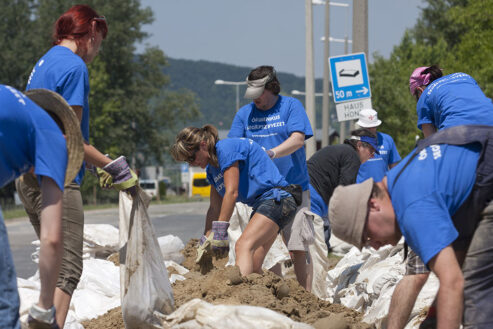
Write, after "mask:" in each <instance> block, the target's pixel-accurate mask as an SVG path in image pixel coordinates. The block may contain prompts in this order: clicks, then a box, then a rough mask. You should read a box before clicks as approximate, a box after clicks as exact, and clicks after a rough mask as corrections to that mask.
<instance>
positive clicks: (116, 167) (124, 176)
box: [100, 155, 138, 191]
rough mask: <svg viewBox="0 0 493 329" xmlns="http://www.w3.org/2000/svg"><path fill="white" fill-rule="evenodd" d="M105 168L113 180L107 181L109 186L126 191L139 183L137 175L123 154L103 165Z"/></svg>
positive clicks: (106, 183)
mask: <svg viewBox="0 0 493 329" xmlns="http://www.w3.org/2000/svg"><path fill="white" fill-rule="evenodd" d="M103 170H104V171H106V172H107V173H108V174H110V175H111V178H112V179H111V182H108V181H107V180H106V181H105V185H106V186H107V187H114V188H116V189H117V190H119V191H124V190H128V189H129V188H131V187H134V186H136V185H137V184H138V178H137V175H136V174H135V173H134V172H133V171H132V169H130V167H129V166H128V163H127V160H126V159H125V157H124V156H123V155H122V156H120V157H119V158H118V159H116V160H113V161H111V162H110V163H108V164H107V165H106V166H104V167H103ZM100 184H101V183H100Z"/></svg>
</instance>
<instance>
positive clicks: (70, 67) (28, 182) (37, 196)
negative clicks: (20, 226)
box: [0, 5, 137, 329]
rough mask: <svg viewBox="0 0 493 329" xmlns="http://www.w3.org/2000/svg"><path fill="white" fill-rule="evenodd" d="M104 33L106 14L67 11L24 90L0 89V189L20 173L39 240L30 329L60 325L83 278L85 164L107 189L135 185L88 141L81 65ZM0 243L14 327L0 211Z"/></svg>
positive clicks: (7, 311) (1, 305)
mask: <svg viewBox="0 0 493 329" xmlns="http://www.w3.org/2000/svg"><path fill="white" fill-rule="evenodd" d="M107 32H108V27H107V24H106V19H105V17H104V16H100V15H99V14H98V13H97V12H96V11H94V10H93V9H92V8H90V7H89V6H86V5H76V6H73V7H71V8H70V9H69V10H68V11H67V12H65V13H64V14H62V15H61V16H60V17H59V18H58V19H57V20H56V22H55V25H54V29H53V47H52V48H51V49H49V50H48V52H47V53H46V54H44V55H43V56H42V57H41V58H40V59H39V61H38V62H37V63H36V64H35V65H34V68H33V69H32V72H31V74H30V76H29V80H28V81H26V85H27V86H26V92H25V93H22V92H20V91H18V90H16V89H14V88H12V87H10V86H6V85H0V151H1V153H0V186H2V187H3V186H5V185H6V184H8V183H9V182H12V181H13V180H14V179H16V178H17V177H19V176H21V175H22V176H21V177H20V178H19V179H17V181H16V184H15V185H16V188H17V192H18V193H19V197H20V199H21V200H22V202H23V204H24V207H25V209H26V212H27V214H28V215H29V219H30V221H31V223H32V225H33V227H34V230H35V231H36V234H37V235H38V237H39V239H40V242H41V248H40V256H39V276H40V281H41V290H40V295H39V300H38V302H37V303H35V304H33V305H32V307H31V308H30V309H29V316H28V325H29V328H63V326H64V323H65V319H66V316H67V312H68V310H69V307H70V301H71V298H72V294H73V292H74V290H75V289H76V287H77V284H78V282H79V279H80V277H81V274H82V264H83V263H82V242H83V231H84V212H83V207H82V197H81V193H80V184H81V182H82V178H83V177H84V171H85V164H86V163H87V165H88V166H92V167H95V168H99V173H100V174H101V178H102V181H104V182H105V185H106V186H107V187H113V188H116V189H119V190H126V191H128V192H133V191H134V189H133V186H135V185H136V184H137V176H136V175H135V174H134V173H133V171H132V170H131V169H130V168H129V166H128V164H127V162H126V160H125V157H123V156H121V157H119V158H117V159H116V160H112V159H110V158H109V157H107V156H105V155H103V154H102V153H101V152H99V151H98V150H97V149H96V148H95V147H94V146H92V145H90V144H89V102H88V100H89V75H88V70H87V66H86V65H87V64H88V63H90V62H91V61H92V60H93V59H94V58H95V57H96V55H97V54H98V51H99V48H100V46H101V42H102V41H103V39H104V38H105V37H106V34H107ZM26 51H27V50H26ZM0 245H1V249H2V252H1V257H0V328H8V329H10V328H15V329H17V328H20V320H19V295H18V292H17V277H16V272H15V268H14V264H13V260H12V255H11V252H10V247H9V243H8V237H7V231H6V227H5V224H4V220H3V218H2V216H1V212H0ZM55 310H56V311H55Z"/></svg>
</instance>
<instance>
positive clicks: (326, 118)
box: [312, 0, 349, 147]
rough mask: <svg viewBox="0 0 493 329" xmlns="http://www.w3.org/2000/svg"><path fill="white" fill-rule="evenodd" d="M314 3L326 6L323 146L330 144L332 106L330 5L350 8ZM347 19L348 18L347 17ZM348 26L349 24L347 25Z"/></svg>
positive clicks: (330, 3) (321, 0)
mask: <svg viewBox="0 0 493 329" xmlns="http://www.w3.org/2000/svg"><path fill="white" fill-rule="evenodd" d="M312 4H314V5H324V6H325V29H324V31H325V37H324V38H323V40H324V77H323V99H322V147H325V146H327V145H329V126H330V122H329V121H330V115H329V114H330V108H329V89H330V85H329V56H330V49H329V41H332V40H331V37H330V24H329V20H330V9H329V8H330V6H334V7H345V8H349V4H347V3H338V2H330V1H323V0H312ZM346 19H347V18H346ZM346 26H347V25H346Z"/></svg>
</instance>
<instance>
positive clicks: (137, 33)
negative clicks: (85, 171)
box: [0, 0, 198, 195]
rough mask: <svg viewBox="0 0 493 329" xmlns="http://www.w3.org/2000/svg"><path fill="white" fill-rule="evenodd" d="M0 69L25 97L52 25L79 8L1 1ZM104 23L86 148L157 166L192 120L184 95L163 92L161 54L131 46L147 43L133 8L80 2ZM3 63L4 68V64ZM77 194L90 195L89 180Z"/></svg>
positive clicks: (124, 3) (142, 20)
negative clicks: (183, 125)
mask: <svg viewBox="0 0 493 329" xmlns="http://www.w3.org/2000/svg"><path fill="white" fill-rule="evenodd" d="M0 1H1V2H0V33H2V35H3V36H6V37H4V38H3V39H2V40H1V41H0V45H1V46H2V51H1V52H0V59H1V60H2V63H3V64H4V65H2V66H1V68H0V74H1V77H2V83H6V84H11V85H13V86H15V87H17V88H19V89H21V90H22V89H24V88H25V85H26V82H27V77H28V74H29V72H30V71H31V69H32V67H33V65H34V63H35V62H36V60H37V59H39V57H41V56H42V55H43V54H44V53H45V52H46V51H47V50H48V49H49V48H50V47H51V45H52V42H51V35H52V32H53V24H54V22H55V20H56V19H57V18H58V17H59V16H60V14H62V13H63V12H64V11H66V10H67V9H68V8H70V7H71V6H72V5H74V4H76V3H79V1H66V0H23V1H22V0H16V1H6V0H0ZM86 3H87V4H88V5H89V6H91V7H92V8H94V9H95V10H96V11H97V12H98V13H100V14H101V15H105V17H106V19H107V23H108V30H109V31H108V35H107V38H106V39H105V40H104V41H103V45H102V49H101V51H100V54H99V56H98V57H97V58H96V59H95V60H94V61H93V62H92V63H91V64H90V65H89V77H90V85H91V93H90V96H89V104H90V109H91V111H90V113H91V115H90V127H91V128H90V136H91V137H90V142H91V144H93V145H94V146H96V147H97V148H98V149H99V150H100V151H102V152H104V153H109V154H110V156H112V157H115V156H118V155H120V154H123V155H126V156H127V158H129V159H136V165H138V166H143V165H149V164H151V162H152V161H155V162H157V163H154V164H159V163H162V161H164V160H163V159H164V157H163V154H164V153H165V152H166V148H167V146H168V145H169V144H170V142H171V137H172V136H174V134H175V133H176V130H177V129H178V128H177V127H179V126H180V123H182V122H183V120H186V119H188V118H191V117H196V116H197V115H198V110H197V105H196V103H195V97H194V95H193V94H191V93H190V92H188V91H173V92H171V91H169V90H167V88H168V85H169V82H170V81H169V78H168V77H167V76H166V75H164V73H163V67H164V66H166V65H167V61H166V57H165V55H164V53H163V51H162V50H160V49H158V48H153V47H147V48H146V49H145V50H144V51H143V53H141V54H137V52H136V45H137V44H138V43H142V42H143V41H144V40H145V39H146V38H147V36H148V35H147V33H145V32H144V31H143V30H142V27H143V25H145V24H149V23H151V22H152V20H153V13H152V11H151V9H150V8H142V7H141V5H140V1H138V0H115V1H103V0H90V1H87V2H86ZM7 63H8V64H7ZM86 177H87V176H86ZM86 181H87V182H84V184H83V186H82V190H83V194H84V195H86V194H88V193H92V192H93V191H92V185H91V184H93V182H92V181H91V178H88V179H87V180H86Z"/></svg>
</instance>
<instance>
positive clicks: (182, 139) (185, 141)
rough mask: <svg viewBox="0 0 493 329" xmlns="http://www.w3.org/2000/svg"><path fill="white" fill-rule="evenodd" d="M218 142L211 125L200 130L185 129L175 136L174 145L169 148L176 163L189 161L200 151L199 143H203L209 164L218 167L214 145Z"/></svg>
mask: <svg viewBox="0 0 493 329" xmlns="http://www.w3.org/2000/svg"><path fill="white" fill-rule="evenodd" d="M218 141H219V137H218V132H217V129H216V127H214V126H213V125H205V126H203V127H202V128H197V127H186V128H183V129H182V130H181V131H180V132H179V133H178V135H176V139H175V144H173V146H172V147H171V155H172V156H173V158H174V159H175V160H176V161H189V159H192V158H193V157H194V156H195V153H196V152H197V151H198V150H199V149H200V143H201V142H205V144H206V145H207V152H208V153H209V157H210V163H211V164H212V165H213V166H214V167H218V166H219V164H218V161H217V155H216V143H217V142H218Z"/></svg>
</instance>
